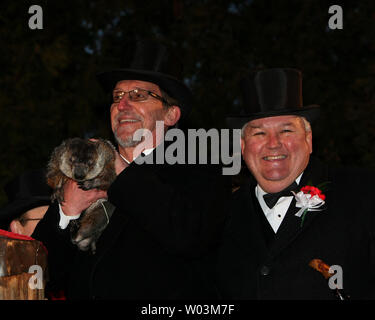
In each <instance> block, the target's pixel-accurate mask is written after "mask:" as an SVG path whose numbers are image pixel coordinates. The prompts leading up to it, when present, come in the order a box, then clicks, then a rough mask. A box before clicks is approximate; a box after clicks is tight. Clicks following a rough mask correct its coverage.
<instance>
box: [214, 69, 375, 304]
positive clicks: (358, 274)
mask: <svg viewBox="0 0 375 320" xmlns="http://www.w3.org/2000/svg"><path fill="white" fill-rule="evenodd" d="M244 83H245V85H244V89H245V93H246V95H245V103H246V104H247V107H249V108H250V110H251V111H250V113H249V114H248V115H243V116H237V117H231V118H229V119H228V122H230V123H231V124H232V127H237V128H242V137H241V151H242V156H243V159H244V161H245V163H246V166H247V168H248V169H249V171H250V172H251V175H250V177H249V179H248V180H247V181H246V182H245V183H244V184H243V185H242V186H241V187H240V188H239V190H238V191H236V192H235V193H234V194H233V201H232V209H233V210H232V213H231V218H230V221H229V223H228V225H227V230H226V235H225V240H224V241H223V243H222V246H221V248H220V252H219V258H218V267H217V281H218V282H217V285H218V289H219V291H220V295H221V297H222V298H224V299H342V298H344V299H345V298H348V297H351V298H352V299H366V298H374V297H375V285H374V279H375V205H374V201H372V200H371V199H372V195H371V193H372V191H371V188H370V186H371V185H370V183H372V182H373V181H374V177H375V176H374V174H373V173H372V174H369V173H367V172H365V171H363V170H359V169H348V168H346V169H337V168H331V167H327V166H326V165H324V164H323V163H321V162H320V161H318V160H317V159H315V158H313V157H311V153H312V151H313V150H312V129H311V122H313V121H314V120H316V119H317V117H318V113H319V107H318V106H315V105H312V106H303V103H302V75H301V72H299V71H298V70H295V69H281V68H280V69H268V70H262V71H259V72H257V73H254V74H251V76H249V77H247V78H246V82H244ZM315 125H319V123H318V122H315ZM327 134H329V133H327Z"/></svg>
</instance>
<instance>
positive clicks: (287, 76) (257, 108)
mask: <svg viewBox="0 0 375 320" xmlns="http://www.w3.org/2000/svg"><path fill="white" fill-rule="evenodd" d="M241 85H242V91H243V99H244V107H245V108H246V110H247V114H244V115H233V116H228V117H227V118H226V121H227V124H228V126H229V127H230V128H239V129H241V128H242V127H243V126H244V125H245V123H247V122H249V121H251V120H254V119H259V118H268V117H275V116H282V115H297V116H302V117H305V118H306V119H307V120H308V121H309V122H312V121H314V120H315V119H316V118H317V117H318V116H319V106H318V105H309V106H303V102H302V73H301V72H300V71H299V70H296V69H291V68H275V69H265V70H261V71H258V72H255V73H252V74H251V75H250V76H248V77H245V78H244V79H243V80H242V82H241Z"/></svg>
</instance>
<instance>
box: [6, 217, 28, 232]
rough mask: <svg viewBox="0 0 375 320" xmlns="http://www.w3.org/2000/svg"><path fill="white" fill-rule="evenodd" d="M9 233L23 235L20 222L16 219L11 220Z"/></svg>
mask: <svg viewBox="0 0 375 320" xmlns="http://www.w3.org/2000/svg"><path fill="white" fill-rule="evenodd" d="M9 228H10V231H12V232H13V233H18V234H23V231H24V230H23V229H24V228H23V226H22V224H21V222H20V221H19V220H17V219H14V220H12V222H11V223H10V225H9Z"/></svg>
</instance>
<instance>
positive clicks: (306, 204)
mask: <svg viewBox="0 0 375 320" xmlns="http://www.w3.org/2000/svg"><path fill="white" fill-rule="evenodd" d="M292 193H293V194H294V197H295V199H296V207H297V208H301V209H300V210H298V212H297V213H296V214H295V216H297V217H302V220H301V227H302V225H303V221H304V220H305V216H306V213H307V212H308V211H321V210H322V209H319V208H320V207H321V206H323V205H324V203H325V201H324V200H325V199H326V196H325V195H324V194H323V193H322V191H321V190H320V189H319V188H317V187H313V186H305V187H302V188H301V190H300V191H299V192H298V193H295V192H293V191H292Z"/></svg>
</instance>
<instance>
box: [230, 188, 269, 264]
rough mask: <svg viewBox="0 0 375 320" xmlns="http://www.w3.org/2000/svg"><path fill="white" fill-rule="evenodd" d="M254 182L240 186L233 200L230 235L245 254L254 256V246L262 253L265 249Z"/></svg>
mask: <svg viewBox="0 0 375 320" xmlns="http://www.w3.org/2000/svg"><path fill="white" fill-rule="evenodd" d="M254 190H255V184H254V183H252V182H250V183H246V184H244V185H243V186H241V188H240V190H238V191H237V193H238V194H237V196H236V197H235V201H234V204H233V206H234V210H235V211H236V212H235V216H236V217H238V219H235V220H233V221H232V228H231V229H232V230H235V231H236V232H233V233H232V237H233V238H234V240H235V243H237V245H238V247H239V248H240V249H241V250H242V251H243V252H244V253H246V254H247V255H250V256H252V257H253V256H254V248H255V249H256V250H257V251H258V252H259V254H261V255H263V254H264V253H265V252H266V251H267V244H266V240H265V237H264V234H263V227H262V223H261V221H260V219H259V212H258V209H257V208H256V206H255V205H254V204H255V201H257V199H256V197H255V194H254V193H255V191H254ZM260 210H261V209H260Z"/></svg>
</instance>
